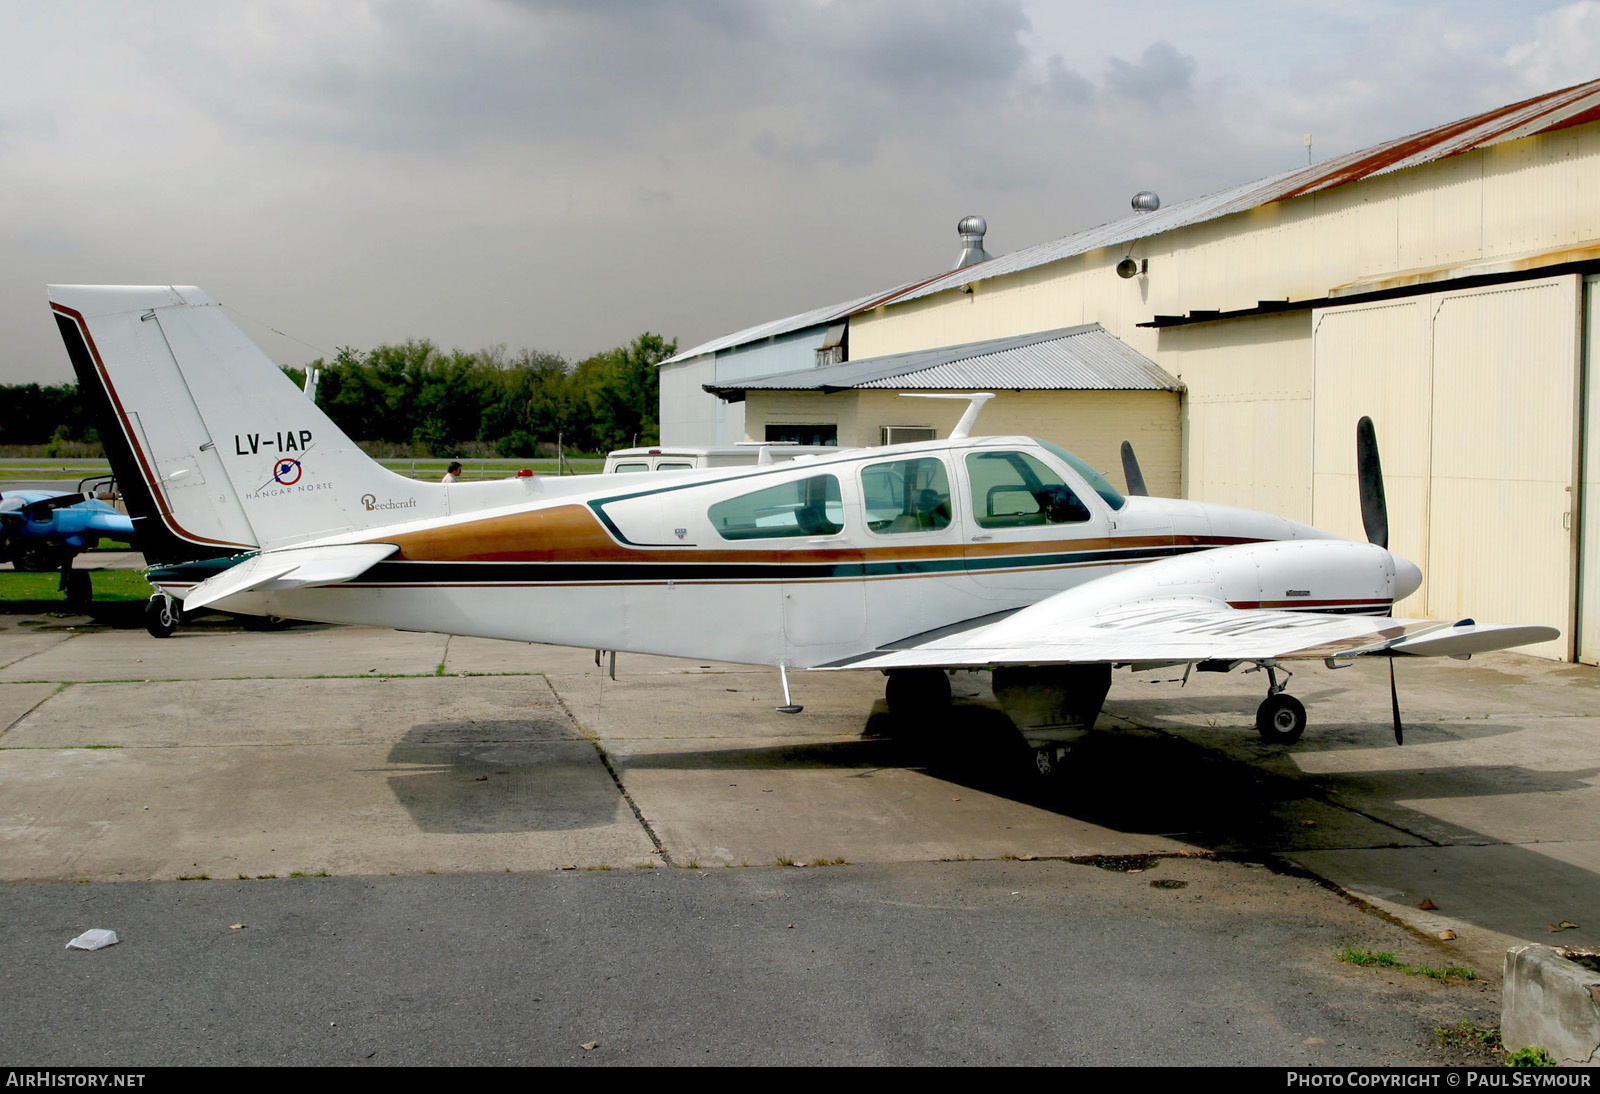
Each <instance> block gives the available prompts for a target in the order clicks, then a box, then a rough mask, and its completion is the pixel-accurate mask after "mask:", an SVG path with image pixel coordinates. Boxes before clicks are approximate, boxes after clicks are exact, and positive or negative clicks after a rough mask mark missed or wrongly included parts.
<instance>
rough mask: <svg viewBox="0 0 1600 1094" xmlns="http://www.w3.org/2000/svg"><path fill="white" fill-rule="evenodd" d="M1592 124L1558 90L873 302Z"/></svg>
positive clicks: (1591, 96) (1573, 94)
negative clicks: (1503, 144) (1498, 145)
mask: <svg viewBox="0 0 1600 1094" xmlns="http://www.w3.org/2000/svg"><path fill="white" fill-rule="evenodd" d="M1592 121H1600V80H1591V81H1589V82H1588V83H1584V84H1578V85H1577V86H1575V87H1568V88H1563V89H1562V90H1560V91H1552V92H1550V93H1548V94H1545V95H1539V96H1536V97H1534V98H1532V99H1525V100H1523V101H1522V102H1520V103H1512V104H1511V105H1510V106H1502V107H1498V108H1496V109H1494V110H1490V111H1488V112H1486V113H1483V114H1478V115H1475V116H1474V117H1471V118H1463V119H1462V120H1460V121H1455V122H1450V123H1449V124H1448V125H1441V126H1438V127H1436V128H1434V129H1429V130H1426V131H1425V132H1422V133H1413V134H1412V135H1410V136H1408V137H1400V138H1398V139H1396V140H1392V141H1386V142H1385V143H1383V144H1379V145H1375V146H1373V147H1371V148H1366V149H1363V150H1361V151H1359V152H1351V153H1349V154H1348V155H1344V156H1338V157H1336V158H1334V159H1331V160H1327V161H1325V162H1323V163H1317V164H1312V165H1311V166H1308V167H1301V168H1297V169H1295V170H1293V171H1285V172H1282V173H1281V174H1277V175H1270V176H1268V177H1267V178H1264V179H1258V180H1256V181H1255V182H1249V183H1245V184H1243V185H1240V186H1234V187H1231V188H1229V189H1227V190H1219V191H1218V192H1217V193H1214V194H1207V195H1206V196H1204V197H1198V198H1192V199H1190V200H1189V201H1181V202H1178V203H1176V204H1174V205H1170V206H1166V207H1164V208H1161V209H1158V210H1157V211H1155V212H1153V213H1134V214H1132V215H1130V216H1126V217H1122V218H1121V219H1119V220H1114V221H1111V222H1109V223H1107V224H1101V225H1099V226H1097V227H1094V228H1089V229H1087V230H1085V231H1082V232H1076V233H1074V234H1073V235H1069V236H1065V237H1063V238H1061V239H1057V240H1052V241H1051V242H1049V243H1040V244H1035V245H1034V246H1032V247H1024V248H1023V249H1021V250H1019V251H1013V252H1011V253H1010V254H1006V255H1001V256H1000V257H999V258H994V259H990V260H989V261H988V262H980V263H978V264H976V265H973V266H967V267H965V268H963V269H960V270H953V271H951V272H950V273H947V274H944V275H942V276H940V277H936V278H934V279H932V280H931V281H926V282H924V283H922V284H921V285H916V286H911V287H909V288H907V289H903V290H901V291H900V292H898V293H895V294H893V295H890V296H887V297H885V298H884V299H883V300H880V301H879V302H878V303H880V304H897V303H902V302H904V301H908V300H916V299H918V298H919V297H923V296H929V295H931V294H933V293H936V292H944V291H945V290H947V289H955V288H959V287H960V286H962V285H966V284H971V283H972V282H976V281H984V280H987V279H989V278H993V277H1000V276H1003V275H1005V274H1009V273H1016V272H1018V271H1020V270H1026V269H1031V268H1033V267H1035V266H1042V265H1045V264H1046V263H1049V262H1057V261H1060V260H1061V259H1064V258H1071V257H1073V256H1075V255H1080V254H1086V253H1088V252H1089V251H1094V250H1099V249H1100V248H1102V247H1114V246H1118V245H1120V244H1124V243H1131V242H1133V241H1134V240H1137V239H1148V238H1150V237H1152V236H1158V235H1160V234H1162V233H1163V232H1170V231H1173V230H1175V229H1177V228H1186V227H1189V226H1190V225H1193V224H1200V223H1203V222H1205V221H1208V220H1216V219H1217V218H1219V217H1225V216H1228V215H1230V214H1232V213H1242V212H1245V211H1246V210H1249V209H1254V208H1257V207H1258V206H1262V205H1268V204H1271V203H1272V202H1275V201H1284V200H1287V199H1289V198H1294V197H1301V196H1303V195H1306V194H1314V193H1319V192H1321V191H1324V190H1330V189H1332V188H1334V187H1336V186H1343V185H1344V184H1346V183H1350V182H1357V181H1359V180H1361V179H1364V178H1371V177H1374V176H1377V175H1383V174H1387V173H1389V172H1391V171H1401V170H1404V169H1406V168H1408V167H1416V166H1419V165H1421V164H1425V163H1432V162H1434V161H1436V160H1442V159H1446V158H1447V157H1450V156H1457V155H1460V154H1461V153H1463V152H1470V151H1473V150H1474V149H1477V148H1487V147H1490V146H1491V145H1496V144H1501V143H1503V142H1505V141H1511V140H1517V139H1518V138H1521V137H1531V136H1533V135H1535V134H1538V133H1549V132H1553V131H1555V130H1558V129H1565V128H1567V127H1569V126H1574V125H1582V124H1584V123H1586V122H1592ZM872 306H873V307H876V306H877V305H876V304H874V305H872ZM862 310H866V309H865V308H863V309H862Z"/></svg>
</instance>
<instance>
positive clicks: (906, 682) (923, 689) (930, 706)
mask: <svg viewBox="0 0 1600 1094" xmlns="http://www.w3.org/2000/svg"><path fill="white" fill-rule="evenodd" d="M883 698H884V701H885V702H886V703H888V706H889V715H890V717H893V718H896V719H900V720H918V719H923V718H929V717H932V716H934V715H936V714H938V713H939V712H940V711H942V710H945V709H946V708H947V707H949V706H950V676H949V674H948V673H946V672H945V671H944V670H943V669H900V670H897V671H895V672H891V673H889V682H888V683H887V684H885V685H884V689H883Z"/></svg>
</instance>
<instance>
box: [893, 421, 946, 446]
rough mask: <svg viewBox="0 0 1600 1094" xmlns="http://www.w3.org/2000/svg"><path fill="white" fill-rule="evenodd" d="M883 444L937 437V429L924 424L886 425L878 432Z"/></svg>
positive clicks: (906, 442) (904, 442)
mask: <svg viewBox="0 0 1600 1094" xmlns="http://www.w3.org/2000/svg"><path fill="white" fill-rule="evenodd" d="M880 436H881V437H882V439H883V443H884V444H911V443H912V442H913V441H932V440H936V439H938V436H939V431H938V430H936V429H934V428H933V427H932V426H926V425H886V426H884V427H883V430H882V432H881V434H880Z"/></svg>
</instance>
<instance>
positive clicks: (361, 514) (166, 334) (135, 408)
mask: <svg viewBox="0 0 1600 1094" xmlns="http://www.w3.org/2000/svg"><path fill="white" fill-rule="evenodd" d="M50 306H51V310H52V311H53V312H54V313H55V317H56V323H57V325H58V326H59V328H60V331H61V336H62V340H63V341H64V342H65V343H66V347H67V353H68V356H69V357H71V359H72V364H73V368H74V371H75V372H76V373H77V375H78V387H79V391H80V392H81V393H82V395H83V397H84V398H85V399H89V400H91V401H94V402H97V403H99V404H100V409H101V411H102V416H103V417H104V418H105V419H106V421H105V422H104V424H103V425H102V427H101V437H102V440H103V441H104V443H105V445H106V450H107V454H108V455H109V456H110V457H111V459H112V468H113V470H114V471H115V472H116V473H117V477H118V480H119V482H120V483H121V488H122V490H123V493H124V496H125V497H126V498H127V499H128V506H129V511H130V513H132V514H133V515H134V516H135V526H136V527H137V528H138V529H139V534H140V543H141V548H142V549H143V550H144V552H145V557H146V559H147V560H148V561H150V562H152V563H156V564H159V563H163V562H177V561H188V560H191V559H198V558H208V557H217V556H223V555H233V554H237V553H239V552H242V551H250V550H255V549H257V548H272V547H282V546H288V545H291V544H294V543H298V542H304V541H307V540H312V539H318V538H322V537H325V536H331V535H339V534H342V533H348V532H359V531H362V530H365V529H368V528H377V527H382V526H384V525H390V524H394V523H397V522H398V521H399V520H412V519H423V518H427V517H431V516H443V515H445V514H446V513H448V512H449V505H450V498H449V493H448V491H449V488H448V487H445V486H442V485H440V484H437V483H424V482H417V481H415V480H413V479H408V478H405V477H404V476H401V475H397V474H395V473H394V472H392V471H389V470H388V469H387V468H384V467H383V466H381V465H380V464H378V463H377V462H376V461H375V460H373V459H371V458H370V457H368V456H367V455H366V453H364V452H362V451H361V449H360V448H358V447H357V446H356V444H355V442H353V441H352V440H350V438H349V437H347V436H345V434H344V432H343V431H342V430H340V429H339V427H338V426H336V425H334V424H333V421H332V420H331V419H330V418H329V417H328V416H327V415H326V414H324V413H323V412H322V410H321V409H319V408H318V407H317V406H316V404H315V403H313V402H312V401H311V400H310V399H308V398H307V397H306V395H305V394H304V393H303V392H302V391H301V390H300V389H299V388H298V387H297V386H296V385H295V384H294V382H293V381H291V380H290V379H289V378H288V377H287V376H285V375H284V373H283V372H282V370H281V369H279V368H278V366H277V365H275V364H274V363H273V362H272V361H271V359H270V358H268V357H267V355H266V354H265V353H263V352H262V351H261V350H260V349H259V348H258V347H257V346H256V345H255V344H254V343H252V342H251V341H250V340H249V338H247V337H246V336H245V334H244V332H243V331H241V330H239V328H238V327H237V326H235V325H234V323H233V321H232V320H230V319H229V318H228V317H227V315H225V314H224V313H223V311H222V308H221V307H220V306H218V305H217V304H216V303H215V302H213V301H212V300H211V299H210V298H208V297H207V296H206V295H205V294H204V293H202V292H201V291H200V290H199V289H196V288H192V287H188V286H94V285H53V286H51V287H50ZM458 508H461V506H458Z"/></svg>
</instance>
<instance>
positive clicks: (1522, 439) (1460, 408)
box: [1312, 275, 1581, 659]
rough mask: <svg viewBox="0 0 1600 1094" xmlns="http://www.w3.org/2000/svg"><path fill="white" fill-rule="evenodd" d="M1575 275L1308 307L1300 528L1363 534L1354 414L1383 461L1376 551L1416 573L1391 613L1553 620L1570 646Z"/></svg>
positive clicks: (1564, 652)
mask: <svg viewBox="0 0 1600 1094" xmlns="http://www.w3.org/2000/svg"><path fill="white" fill-rule="evenodd" d="M1580 290H1581V279H1580V278H1579V277H1578V276H1577V275H1572V276H1566V277H1553V278H1546V279H1542V280H1539V281H1524V282H1516V283H1512V284H1504V285H1492V286H1486V287H1482V288H1476V289H1462V290H1455V291H1450V292H1438V293H1430V294H1427V295H1423V296H1416V297H1407V298H1404V299H1402V300H1395V301H1385V302H1380V303H1372V304H1356V305H1347V306H1344V307H1336V308H1325V309H1319V310H1318V311H1317V312H1316V313H1315V315H1314V316H1313V320H1312V323H1313V358H1314V389H1313V415H1312V417H1313V422H1314V425H1313V429H1314V434H1313V448H1312V512H1313V523H1316V524H1318V525H1320V526H1322V527H1325V528H1329V529H1330V530H1333V531H1337V532H1341V533H1343V534H1345V535H1350V536H1352V537H1359V536H1361V535H1362V531H1361V519H1360V509H1359V503H1358V501H1357V496H1356V485H1355V420H1356V418H1358V417H1360V415H1361V414H1363V413H1366V414H1370V415H1371V416H1372V419H1373V422H1374V424H1375V425H1376V426H1377V432H1378V446H1379V448H1380V450H1381V451H1382V455H1383V470H1384V480H1385V484H1386V486H1387V492H1388V499H1389V524H1390V537H1389V542H1390V546H1391V547H1392V548H1393V549H1394V550H1396V551H1397V552H1399V553H1400V554H1402V555H1404V556H1406V557H1408V558H1411V559H1413V560H1414V561H1416V562H1418V563H1419V564H1420V565H1421V566H1422V568H1423V575H1424V581H1423V585H1422V588H1421V589H1420V590H1419V591H1418V592H1417V594H1416V595H1415V596H1413V597H1410V598H1409V599H1407V600H1406V601H1404V602H1402V604H1401V605H1400V606H1399V607H1398V608H1397V609H1396V611H1397V614H1413V615H1429V616H1432V617H1434V618H1438V619H1450V618H1466V617H1472V618H1476V619H1482V620H1484V621H1492V622H1497V623H1542V624H1547V625H1549V626H1552V627H1559V628H1560V630H1561V637H1560V638H1559V639H1557V640H1555V641H1553V642H1546V643H1542V644H1540V645H1537V646H1530V647H1526V649H1527V651H1528V652H1530V653H1538V654H1542V655H1544V656H1546V657H1557V658H1563V659H1570V658H1571V657H1572V656H1573V651H1574V649H1575V635H1574V633H1573V630H1574V619H1575V612H1576V604H1577V600H1576V591H1577V583H1576V576H1577V575H1576V569H1577V558H1576V544H1577V536H1576V531H1575V522H1574V519H1573V518H1574V514H1575V500H1574V499H1575V494H1574V491H1575V489H1576V487H1577V485H1578V481H1577V480H1578V410H1579V405H1580V394H1579V374H1580V370H1579V353H1578V350H1579V337H1578V336H1579V331H1580V329H1581V323H1580V312H1579V304H1580V299H1581V291H1580Z"/></svg>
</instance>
